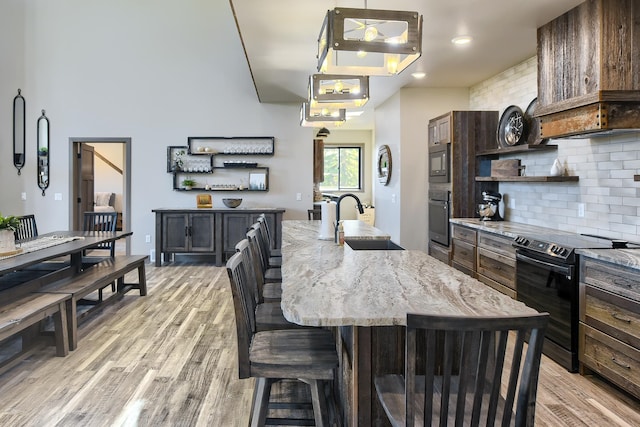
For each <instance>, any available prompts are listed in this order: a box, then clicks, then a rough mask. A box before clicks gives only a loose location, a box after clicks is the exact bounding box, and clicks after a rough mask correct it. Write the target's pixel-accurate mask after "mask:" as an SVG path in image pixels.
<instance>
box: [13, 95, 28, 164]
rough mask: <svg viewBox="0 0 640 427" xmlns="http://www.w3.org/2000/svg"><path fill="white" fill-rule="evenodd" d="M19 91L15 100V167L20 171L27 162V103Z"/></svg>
mask: <svg viewBox="0 0 640 427" xmlns="http://www.w3.org/2000/svg"><path fill="white" fill-rule="evenodd" d="M20 92H21V90H20V89H18V94H17V95H16V97H15V98H13V166H15V167H16V168H18V175H20V174H21V171H20V169H22V168H23V167H24V161H25V153H24V152H25V129H26V124H25V102H24V98H23V97H22V95H21V93H20Z"/></svg>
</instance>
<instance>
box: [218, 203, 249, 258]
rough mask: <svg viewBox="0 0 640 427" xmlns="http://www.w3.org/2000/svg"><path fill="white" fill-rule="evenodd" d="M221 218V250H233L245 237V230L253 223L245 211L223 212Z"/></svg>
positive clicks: (229, 251)
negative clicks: (222, 238) (222, 239)
mask: <svg viewBox="0 0 640 427" xmlns="http://www.w3.org/2000/svg"><path fill="white" fill-rule="evenodd" d="M222 218H223V219H222V229H223V230H222V235H223V236H224V241H223V244H222V246H223V248H222V250H223V251H224V252H227V253H231V252H235V250H236V249H235V247H236V245H237V244H238V242H239V241H240V240H242V239H244V238H246V237H247V230H248V229H249V226H250V225H251V224H253V223H252V222H250V221H251V218H250V216H249V214H246V213H224V214H223V216H222Z"/></svg>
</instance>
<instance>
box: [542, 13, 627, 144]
mask: <svg viewBox="0 0 640 427" xmlns="http://www.w3.org/2000/svg"><path fill="white" fill-rule="evenodd" d="M535 116H536V117H538V118H539V120H540V136H541V137H542V138H567V137H590V136H600V135H603V134H612V133H621V132H629V131H633V132H637V131H640V2H637V1H635V0H587V1H585V2H584V3H582V4H580V5H578V6H577V7H575V8H574V9H571V10H570V11H568V12H567V13H565V14H564V15H561V16H559V17H558V18H556V19H554V20H553V21H551V22H549V23H547V24H545V25H543V26H542V27H540V28H538V104H537V108H536V111H535Z"/></svg>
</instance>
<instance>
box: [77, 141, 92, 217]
mask: <svg viewBox="0 0 640 427" xmlns="http://www.w3.org/2000/svg"><path fill="white" fill-rule="evenodd" d="M78 148H79V150H78V157H77V162H78V165H79V166H78V169H79V170H80V183H79V189H78V197H77V198H76V215H75V223H74V229H75V230H82V218H83V213H84V212H90V211H93V194H94V163H93V162H94V148H93V147H91V146H90V145H87V144H80V145H79V146H78Z"/></svg>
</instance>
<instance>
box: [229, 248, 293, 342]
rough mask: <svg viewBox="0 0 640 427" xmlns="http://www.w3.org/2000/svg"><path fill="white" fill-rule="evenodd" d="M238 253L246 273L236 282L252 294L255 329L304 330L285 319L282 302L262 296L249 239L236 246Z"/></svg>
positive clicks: (237, 278)
mask: <svg viewBox="0 0 640 427" xmlns="http://www.w3.org/2000/svg"><path fill="white" fill-rule="evenodd" d="M236 251H237V252H238V253H240V255H241V256H242V262H241V263H240V267H241V268H243V270H244V271H241V272H238V274H237V275H236V277H235V280H238V281H240V283H239V284H238V286H241V287H243V288H246V290H247V293H248V294H250V298H251V299H250V301H249V302H250V304H251V305H250V306H249V308H248V309H250V310H253V312H254V313H255V318H256V325H255V328H256V330H257V331H266V330H272V329H291V328H302V327H304V326H301V325H297V324H295V323H291V322H289V321H288V320H287V319H285V317H284V314H283V313H282V308H281V306H280V300H279V299H278V300H275V301H265V300H264V298H262V297H261V295H260V290H259V288H260V285H259V283H258V282H259V278H258V277H257V276H259V275H260V272H259V271H256V270H255V268H254V261H253V259H252V258H253V255H252V254H251V247H250V246H249V241H248V240H247V239H242V240H241V241H240V242H238V244H237V245H236Z"/></svg>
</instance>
